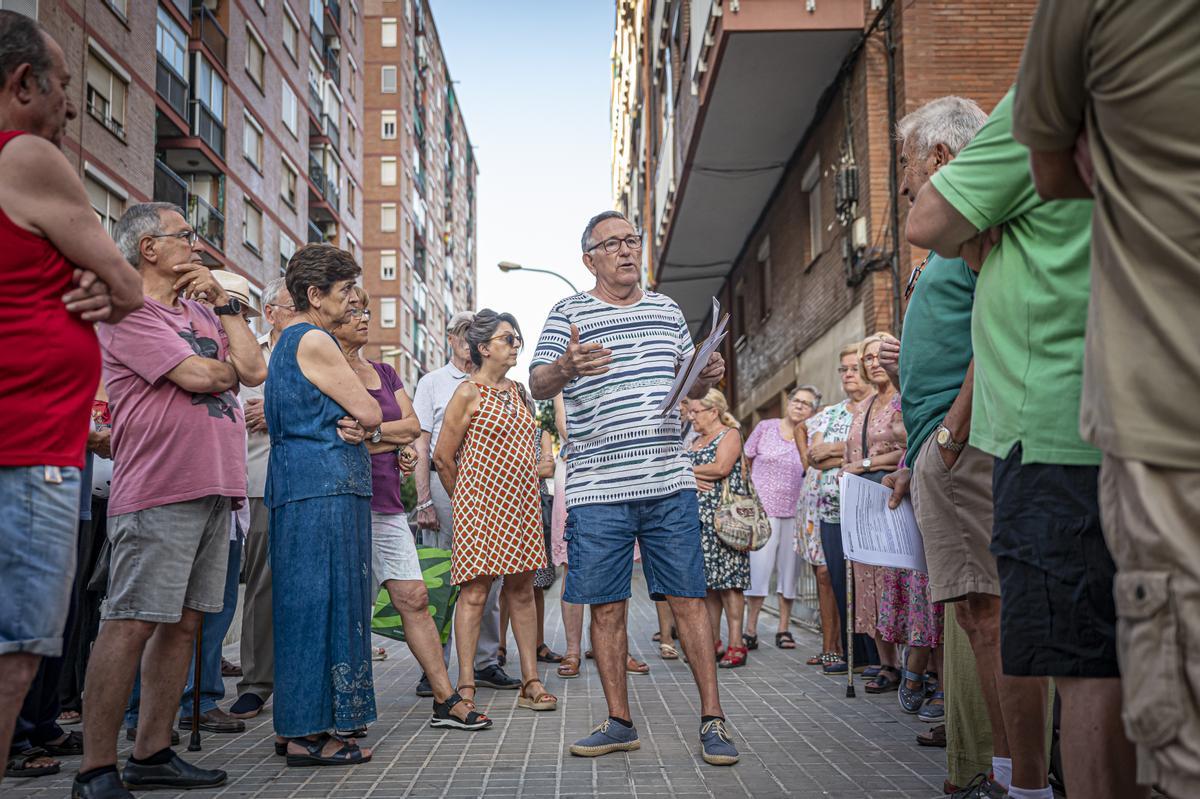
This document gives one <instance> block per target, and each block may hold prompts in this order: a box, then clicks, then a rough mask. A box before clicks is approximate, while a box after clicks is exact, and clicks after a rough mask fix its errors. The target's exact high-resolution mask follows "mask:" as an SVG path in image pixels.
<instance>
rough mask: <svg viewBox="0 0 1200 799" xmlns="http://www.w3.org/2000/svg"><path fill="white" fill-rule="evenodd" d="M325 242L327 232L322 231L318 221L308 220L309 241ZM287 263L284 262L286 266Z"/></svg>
mask: <svg viewBox="0 0 1200 799" xmlns="http://www.w3.org/2000/svg"><path fill="white" fill-rule="evenodd" d="M324 242H325V234H324V233H323V232H321V228H319V227H317V223H316V222H313V221H312V220H311V219H310V220H308V243H309V244H323V243H324ZM286 266H287V264H284V267H286Z"/></svg>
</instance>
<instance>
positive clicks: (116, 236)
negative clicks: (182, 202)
mask: <svg viewBox="0 0 1200 799" xmlns="http://www.w3.org/2000/svg"><path fill="white" fill-rule="evenodd" d="M170 211H174V212H175V213H177V214H179V215H180V216H182V217H183V218H184V219H187V214H186V213H185V212H184V210H183V209H182V208H180V207H179V206H178V205H175V204H174V203H137V204H136V205H131V206H129V208H128V209H126V211H125V213H123V214H121V219H120V220H119V221H118V222H117V224H116V227H114V228H113V233H112V237H113V241H115V242H116V243H117V249H119V250H120V251H121V255H124V256H125V260H126V261H128V262H129V263H130V264H132V265H133V266H139V265H140V264H141V263H142V255H141V251H140V250H141V245H142V239H144V238H145V237H146V236H157V235H158V234H159V233H161V232H162V215H163V214H164V213H168V212H170Z"/></svg>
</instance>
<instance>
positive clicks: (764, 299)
mask: <svg viewBox="0 0 1200 799" xmlns="http://www.w3.org/2000/svg"><path fill="white" fill-rule="evenodd" d="M758 313H759V318H761V319H762V320H763V321H766V319H767V317H769V316H770V315H771V237H770V236H767V237H766V238H764V239H763V241H762V244H760V245H758Z"/></svg>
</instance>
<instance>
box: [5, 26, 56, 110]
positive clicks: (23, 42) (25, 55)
mask: <svg viewBox="0 0 1200 799" xmlns="http://www.w3.org/2000/svg"><path fill="white" fill-rule="evenodd" d="M47 38H49V34H48V33H46V29H45V28H43V27H42V26H41V25H39V24H38V22H37V20H34V19H30V18H29V17H27V16H25V15H24V14H18V13H17V12H16V11H0V86H3V85H4V84H6V83H8V79H9V78H10V77H12V74H13V73H14V72H16V71H17V70H18V69H19V68H20V67H21V65H22V64H28V65H29V67H30V71H31V72H32V74H33V77H34V79H35V80H37V85H38V89H39V90H41V92H42V94H46V93H47V92H49V91H50V69H51V67H52V66H53V62H52V61H51V58H50V48H49V47H48V46H47V45H46V39H47Z"/></svg>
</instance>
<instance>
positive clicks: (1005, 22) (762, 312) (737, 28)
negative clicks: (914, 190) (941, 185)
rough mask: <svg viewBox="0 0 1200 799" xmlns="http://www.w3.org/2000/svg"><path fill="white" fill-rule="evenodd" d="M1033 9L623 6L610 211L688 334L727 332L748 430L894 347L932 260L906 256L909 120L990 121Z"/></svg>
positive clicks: (624, 2)
mask: <svg viewBox="0 0 1200 799" xmlns="http://www.w3.org/2000/svg"><path fill="white" fill-rule="evenodd" d="M1034 5H1035V3H1034V0H1005V2H996V3H986V4H979V3H972V2H967V0H917V1H916V2H911V3H899V2H892V0H806V2H799V0H797V2H778V1H777V0H617V3H616V33H615V38H614V43H613V89H612V127H613V201H614V205H615V207H616V208H618V209H619V210H622V211H623V212H625V213H626V214H627V215H629V216H630V218H631V219H633V220H634V223H635V225H637V226H639V227H641V229H643V230H644V232H645V234H646V239H647V246H646V248H645V251H644V253H643V259H644V270H645V277H646V282H647V284H648V285H651V286H654V287H656V288H657V289H658V290H659V291H663V292H665V293H667V294H669V295H671V296H672V297H674V298H675V299H676V300H677V301H678V302H679V303H680V305H681V307H682V308H683V310H684V314H685V315H686V316H687V318H688V321H689V323H690V325H691V326H692V329H693V333H704V332H707V330H708V328H709V325H711V319H710V318H709V317H710V315H711V311H710V307H711V299H710V298H712V297H716V298H717V299H718V300H719V301H720V303H721V306H722V308H723V309H726V310H729V311H730V312H731V314H732V319H731V330H732V332H731V334H730V336H729V337H728V339H727V343H726V344H725V352H724V355H725V359H726V363H727V364H728V370H727V378H726V381H725V386H724V388H725V390H726V393H727V396H728V397H729V399H730V401H731V405H732V407H733V410H734V413H735V415H736V416H737V417H738V418H739V419H741V420H742V421H743V422H744V423H747V424H754V423H756V422H757V421H759V420H760V419H762V418H766V417H772V416H778V415H780V414H781V413H782V410H783V407H784V404H785V399H784V398H785V397H786V394H787V392H788V391H789V390H790V389H791V388H793V387H794V386H796V385H799V384H803V383H811V384H815V385H817V386H819V387H820V388H821V389H822V391H823V392H824V395H825V397H826V398H827V399H834V400H836V399H837V398H838V397H839V396H840V386H839V381H838V378H837V373H836V367H837V351H838V349H839V348H840V347H841V345H843V344H845V343H848V342H852V341H857V340H861V339H862V338H863V337H864V336H865V335H866V334H868V333H873V332H876V331H880V330H888V331H892V332H898V331H899V327H900V323H901V321H902V316H901V314H902V307H901V294H902V291H903V286H904V285H905V282H906V281H907V279H908V276H909V274H910V272H911V270H912V268H913V267H914V266H915V265H916V264H918V263H920V260H921V258H923V257H924V253H923V252H918V251H913V250H912V248H910V247H909V245H908V244H907V242H906V241H905V240H904V236H903V230H904V220H905V214H906V212H907V207H908V200H907V199H906V198H901V197H897V186H898V184H899V179H900V171H899V165H898V152H897V151H896V149H895V147H894V142H893V130H894V126H895V122H896V120H898V119H899V118H900V117H902V116H903V115H904V114H905V113H906V112H908V111H911V110H914V109H916V108H918V107H920V106H921V105H922V104H924V103H925V102H928V101H929V100H932V99H935V98H937V97H940V96H943V95H947V94H958V95H962V96H966V97H970V98H973V99H975V100H976V101H977V102H979V104H980V105H981V106H982V107H983V108H984V109H985V110H987V111H990V110H991V108H992V107H993V106H994V105H995V104H996V103H997V102H998V101H999V99H1000V98H1001V97H1002V96H1003V94H1004V92H1005V91H1006V90H1007V89H1008V87H1009V85H1010V84H1011V83H1012V82H1013V81H1014V80H1015V77H1016V70H1017V66H1018V62H1019V59H1020V54H1021V50H1022V48H1023V46H1024V41H1025V35H1026V33H1027V30H1028V26H1029V22H1030V19H1031V16H1032V11H1033V7H1034Z"/></svg>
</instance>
